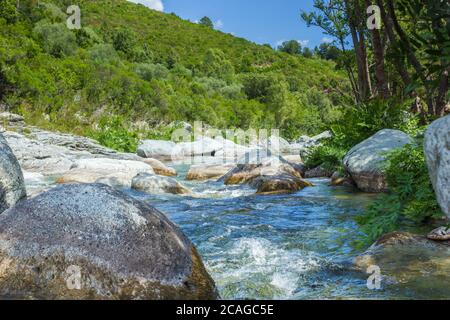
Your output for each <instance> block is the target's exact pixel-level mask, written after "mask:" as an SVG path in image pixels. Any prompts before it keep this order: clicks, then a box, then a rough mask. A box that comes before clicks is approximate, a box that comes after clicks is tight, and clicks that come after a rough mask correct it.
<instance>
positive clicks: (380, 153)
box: [343, 129, 412, 192]
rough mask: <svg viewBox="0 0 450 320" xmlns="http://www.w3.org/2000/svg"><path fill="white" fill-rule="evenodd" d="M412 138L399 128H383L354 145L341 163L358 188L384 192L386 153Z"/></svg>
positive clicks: (400, 146) (385, 186)
mask: <svg viewBox="0 0 450 320" xmlns="http://www.w3.org/2000/svg"><path fill="white" fill-rule="evenodd" d="M411 141H412V139H411V137H410V136H408V135H407V134H406V133H404V132H402V131H399V130H391V129H384V130H381V131H379V132H377V133H376V134H375V135H373V136H372V137H370V138H369V139H367V140H364V141H363V142H361V143H360V144H358V145H356V146H354V147H353V148H352V149H351V150H350V151H349V152H348V153H347V155H346V156H345V157H344V160H343V163H344V167H345V169H346V170H347V172H348V173H349V174H350V175H351V177H352V178H353V180H354V181H355V183H356V185H357V186H358V188H359V189H360V190H362V191H365V192H385V191H387V190H388V185H387V182H386V180H385V175H384V172H383V168H382V166H383V164H384V162H385V160H386V154H387V153H389V152H390V151H393V150H395V149H399V148H402V147H403V146H405V145H406V144H408V143H411Z"/></svg>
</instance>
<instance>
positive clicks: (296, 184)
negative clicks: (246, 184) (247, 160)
mask: <svg viewBox="0 0 450 320" xmlns="http://www.w3.org/2000/svg"><path fill="white" fill-rule="evenodd" d="M250 186H252V187H253V188H255V189H257V191H256V193H257V194H281V193H290V192H297V191H300V190H302V189H303V188H306V187H312V184H311V183H310V182H308V181H306V180H303V179H301V178H299V177H295V176H292V175H287V174H281V175H277V176H259V177H257V178H255V179H253V180H252V181H251V182H250Z"/></svg>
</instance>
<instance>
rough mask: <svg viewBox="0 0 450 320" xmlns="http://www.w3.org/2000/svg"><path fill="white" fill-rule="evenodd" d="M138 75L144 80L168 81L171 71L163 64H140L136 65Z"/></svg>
mask: <svg viewBox="0 0 450 320" xmlns="http://www.w3.org/2000/svg"><path fill="white" fill-rule="evenodd" d="M135 70H136V74H137V75H138V76H139V77H140V78H141V79H143V80H147V81H151V80H153V79H158V80H161V79H167V77H168V76H169V70H168V69H167V68H166V67H165V66H163V65H162V64H150V63H140V64H138V65H136V69H135Z"/></svg>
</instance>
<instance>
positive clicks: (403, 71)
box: [377, 0, 411, 87]
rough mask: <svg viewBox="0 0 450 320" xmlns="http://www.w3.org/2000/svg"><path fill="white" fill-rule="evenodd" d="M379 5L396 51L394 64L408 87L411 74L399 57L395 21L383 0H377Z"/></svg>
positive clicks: (388, 35) (392, 45) (392, 46)
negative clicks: (388, 13)
mask: <svg viewBox="0 0 450 320" xmlns="http://www.w3.org/2000/svg"><path fill="white" fill-rule="evenodd" d="M377 5H378V7H379V8H380V13H381V19H382V20H383V24H384V28H385V30H386V34H387V37H388V39H389V42H390V44H391V48H392V49H393V50H394V52H395V53H396V54H395V57H394V66H395V68H396V69H397V72H398V74H399V75H400V77H401V78H402V81H403V83H404V84H405V87H408V86H409V85H410V84H411V76H410V75H409V73H408V71H407V69H406V67H405V65H404V63H403V61H401V59H400V58H399V56H400V54H401V52H400V50H399V49H400V47H399V44H398V41H397V39H396V37H395V34H394V25H393V22H392V20H391V18H390V17H389V16H388V15H387V13H386V9H385V8H384V2H383V0H377ZM397 55H398V56H397Z"/></svg>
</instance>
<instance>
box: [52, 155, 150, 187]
mask: <svg viewBox="0 0 450 320" xmlns="http://www.w3.org/2000/svg"><path fill="white" fill-rule="evenodd" d="M139 173H150V174H154V173H155V172H154V171H153V168H152V167H151V166H150V165H148V164H146V163H144V162H141V161H132V160H115V159H109V158H93V159H78V160H75V161H74V163H73V165H72V167H71V169H70V170H69V171H67V172H65V173H64V174H63V175H61V176H59V177H58V179H57V183H94V182H98V183H104V184H107V185H110V186H114V187H131V181H132V179H133V178H134V177H135V176H136V175H137V174H139Z"/></svg>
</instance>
